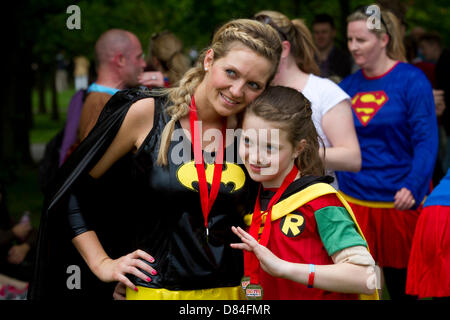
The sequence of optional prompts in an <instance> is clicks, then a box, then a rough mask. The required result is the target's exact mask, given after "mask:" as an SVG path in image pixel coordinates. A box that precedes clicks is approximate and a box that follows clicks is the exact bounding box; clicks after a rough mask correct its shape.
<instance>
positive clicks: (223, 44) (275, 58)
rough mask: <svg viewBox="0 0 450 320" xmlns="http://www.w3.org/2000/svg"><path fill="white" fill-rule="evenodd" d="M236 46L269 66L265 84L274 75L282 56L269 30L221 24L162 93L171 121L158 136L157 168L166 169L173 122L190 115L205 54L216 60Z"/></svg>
mask: <svg viewBox="0 0 450 320" xmlns="http://www.w3.org/2000/svg"><path fill="white" fill-rule="evenodd" d="M236 43H240V44H243V45H245V46H246V47H248V48H249V49H251V50H253V51H254V52H255V53H257V54H258V55H260V56H262V57H264V58H266V59H268V60H269V61H270V62H271V63H272V70H271V74H270V77H269V79H268V81H267V83H270V81H271V80H272V79H273V77H274V76H275V73H276V71H277V68H278V62H279V60H280V57H281V40H280V38H279V36H278V34H277V32H276V31H275V30H274V29H273V28H272V27H270V26H268V25H265V24H263V23H260V22H258V21H255V20H249V19H237V20H232V21H230V22H228V23H226V24H225V25H223V26H222V27H221V28H220V29H219V30H217V32H216V33H215V34H214V37H213V39H212V42H211V45H210V46H209V47H208V48H206V49H204V50H203V52H202V54H201V55H200V56H199V57H198V60H197V63H196V65H195V66H194V67H192V68H191V69H189V70H188V71H187V72H186V73H185V74H184V76H183V77H182V78H181V79H180V82H179V85H178V87H173V88H169V89H166V90H165V92H167V93H168V96H169V100H170V101H171V105H169V106H168V108H167V114H168V115H169V116H170V117H171V119H170V120H169V122H168V123H167V124H166V126H165V127H164V130H163V132H162V135H161V142H160V147H159V153H158V159H157V164H158V165H160V166H165V165H167V163H168V159H167V156H168V151H169V146H170V141H171V138H172V133H173V130H174V127H175V122H176V121H178V120H180V119H181V118H183V117H184V116H186V115H188V114H189V106H190V104H191V98H192V95H193V94H194V91H195V89H196V88H197V86H198V85H199V84H200V83H201V82H202V81H203V79H204V76H205V70H204V69H203V61H204V58H205V56H206V53H207V51H208V50H209V49H212V50H213V52H214V60H218V59H220V58H223V57H225V56H226V55H227V54H228V53H229V51H230V50H231V49H232V48H233V44H236Z"/></svg>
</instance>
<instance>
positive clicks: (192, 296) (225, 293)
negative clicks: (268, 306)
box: [126, 286, 244, 300]
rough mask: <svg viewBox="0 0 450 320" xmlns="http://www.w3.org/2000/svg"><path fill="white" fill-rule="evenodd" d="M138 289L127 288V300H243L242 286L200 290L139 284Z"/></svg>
mask: <svg viewBox="0 0 450 320" xmlns="http://www.w3.org/2000/svg"><path fill="white" fill-rule="evenodd" d="M137 288H138V291H137V292H136V291H134V290H131V289H130V288H127V293H126V297H127V300H243V299H244V296H243V291H242V288H241V286H236V287H223V288H210V289H199V290H180V291H176V290H167V289H161V288H147V287H140V286H138V287H137Z"/></svg>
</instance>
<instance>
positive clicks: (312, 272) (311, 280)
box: [308, 264, 316, 288]
mask: <svg viewBox="0 0 450 320" xmlns="http://www.w3.org/2000/svg"><path fill="white" fill-rule="evenodd" d="M315 270H316V266H315V265H313V264H310V265H309V277H308V288H312V287H313V286H314V276H315Z"/></svg>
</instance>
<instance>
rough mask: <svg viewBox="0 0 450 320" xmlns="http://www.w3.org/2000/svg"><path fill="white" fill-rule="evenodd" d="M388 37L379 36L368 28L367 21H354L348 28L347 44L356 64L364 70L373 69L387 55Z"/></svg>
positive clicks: (384, 35)
mask: <svg viewBox="0 0 450 320" xmlns="http://www.w3.org/2000/svg"><path fill="white" fill-rule="evenodd" d="M387 43H388V36H387V35H386V34H383V35H381V36H377V35H376V34H375V33H373V32H372V31H370V30H369V29H368V28H367V23H366V21H365V20H357V21H352V22H350V23H349V24H348V27H347V44H348V49H349V51H350V52H351V54H352V56H353V58H354V60H355V63H356V64H357V65H358V66H359V67H361V68H362V69H369V68H373V67H374V65H376V64H377V62H378V61H379V59H380V57H381V56H383V55H386V46H387Z"/></svg>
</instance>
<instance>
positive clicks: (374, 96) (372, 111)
mask: <svg viewBox="0 0 450 320" xmlns="http://www.w3.org/2000/svg"><path fill="white" fill-rule="evenodd" d="M388 100H389V97H388V96H387V94H386V92H384V91H383V90H381V91H371V92H358V93H357V94H356V95H355V96H354V97H353V99H352V108H353V111H354V112H355V114H356V116H357V117H358V119H359V122H361V124H362V125H363V126H367V124H369V122H370V120H372V119H373V117H374V116H375V115H376V114H377V112H378V111H379V110H380V109H381V107H383V106H384V105H385V104H386V102H387V101H388Z"/></svg>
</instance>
